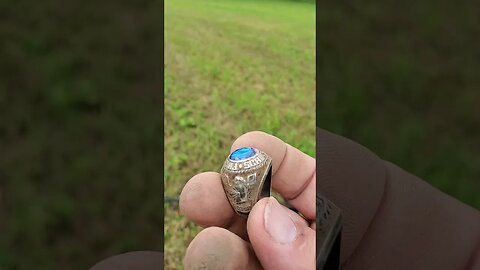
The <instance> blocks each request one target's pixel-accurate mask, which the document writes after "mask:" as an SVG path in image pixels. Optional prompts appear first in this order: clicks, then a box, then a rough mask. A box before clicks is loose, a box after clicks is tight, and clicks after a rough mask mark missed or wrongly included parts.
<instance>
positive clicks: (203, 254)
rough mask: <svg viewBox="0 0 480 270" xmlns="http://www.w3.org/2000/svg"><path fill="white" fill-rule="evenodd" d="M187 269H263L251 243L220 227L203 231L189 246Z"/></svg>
mask: <svg viewBox="0 0 480 270" xmlns="http://www.w3.org/2000/svg"><path fill="white" fill-rule="evenodd" d="M184 265H185V269H186V270H188V269H212V270H215V269H222V270H229V269H235V270H237V269H238V270H243V269H245V270H246V269H249V270H250V269H252V270H255V269H261V265H260V263H259V262H258V260H257V258H256V257H255V254H254V253H253V250H252V247H251V246H250V244H248V243H247V242H245V241H244V240H242V239H241V238H240V237H238V236H237V235H235V234H233V233H231V232H230V231H228V230H225V229H223V228H219V227H209V228H207V229H204V230H203V231H201V232H200V233H199V234H198V235H197V236H196V237H195V239H193V241H192V242H191V243H190V245H189V246H188V248H187V251H186V254H185V259H184Z"/></svg>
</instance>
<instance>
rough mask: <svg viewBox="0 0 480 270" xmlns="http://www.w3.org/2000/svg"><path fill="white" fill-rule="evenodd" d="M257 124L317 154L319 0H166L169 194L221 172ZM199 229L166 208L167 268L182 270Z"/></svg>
mask: <svg viewBox="0 0 480 270" xmlns="http://www.w3.org/2000/svg"><path fill="white" fill-rule="evenodd" d="M250 130H263V131H266V132H268V133H271V134H274V135H276V136H278V137H280V138H282V139H283V140H285V141H287V142H289V143H290V144H292V145H294V146H296V147H298V148H300V149H301V150H303V151H305V152H306V153H308V154H310V155H312V156H314V155H315V150H314V149H315V5H314V4H313V3H299V2H292V1H237V0H225V1H215V0H167V1H166V2H165V155H164V157H165V196H178V194H179V193H180V191H181V190H182V187H183V186H184V184H185V183H186V181H187V180H188V179H189V178H190V177H192V176H193V175H195V174H196V173H199V172H202V171H218V170H219V169H220V166H221V165H222V163H223V161H224V158H225V157H226V155H227V154H228V152H229V150H230V146H231V143H232V142H233V140H234V139H235V138H236V137H238V136H240V135H241V134H243V133H245V132H247V131H250ZM203 211H208V209H203ZM200 229H201V228H199V227H197V226H195V225H194V224H192V223H190V222H188V221H187V220H186V219H185V218H183V217H182V216H181V215H180V214H179V211H178V207H177V206H176V205H175V204H167V205H166V206H165V258H166V260H165V263H166V269H182V259H183V255H184V251H185V249H186V247H187V246H188V244H189V242H190V241H191V240H192V239H193V237H194V236H195V234H196V233H197V232H198V231H199V230H200Z"/></svg>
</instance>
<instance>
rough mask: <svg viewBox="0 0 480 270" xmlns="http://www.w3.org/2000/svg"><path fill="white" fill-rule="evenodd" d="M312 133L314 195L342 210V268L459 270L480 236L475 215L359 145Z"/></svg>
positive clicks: (333, 136) (332, 135)
mask: <svg viewBox="0 0 480 270" xmlns="http://www.w3.org/2000/svg"><path fill="white" fill-rule="evenodd" d="M317 136H318V139H317V165H318V177H319V185H318V187H319V191H321V192H322V193H323V194H324V195H325V196H326V197H328V198H329V199H330V200H332V201H333V202H334V203H335V204H337V206H339V207H340V208H341V209H342V212H343V217H344V230H343V234H342V252H341V260H342V261H343V262H344V263H343V267H344V268H345V269H385V268H392V267H389V266H395V267H394V269H463V268H465V267H464V265H465V264H466V263H467V261H468V257H469V255H470V254H471V250H473V249H474V245H475V242H476V239H479V237H480V218H479V215H478V212H476V211H474V210H473V209H471V208H470V207H467V206H465V205H463V204H461V203H460V202H458V201H456V200H454V199H453V198H451V197H448V196H446V195H445V194H443V193H441V192H439V191H438V190H436V189H434V188H433V187H431V186H430V185H428V184H427V183H426V182H424V181H421V179H419V178H417V177H415V176H413V175H411V174H408V173H406V172H405V171H403V170H402V169H400V168H398V167H397V166H394V165H393V164H390V163H388V162H385V161H383V160H381V159H380V158H378V157H377V156H375V155H374V154H372V153H371V152H370V151H369V150H367V149H366V148H364V147H363V146H360V145H359V144H356V143H354V142H352V141H350V140H348V139H345V138H342V137H340V136H337V135H334V134H331V133H329V132H326V131H323V130H317ZM472 238H473V240H472ZM372 258H374V259H372ZM347 259H348V260H347ZM346 260H347V261H346ZM345 261H346V262H345Z"/></svg>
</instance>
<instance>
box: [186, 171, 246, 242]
mask: <svg viewBox="0 0 480 270" xmlns="http://www.w3.org/2000/svg"><path fill="white" fill-rule="evenodd" d="M179 204H180V211H181V212H182V213H183V214H184V215H185V216H186V217H187V218H188V219H189V220H191V221H193V222H195V223H197V224H198V225H200V226H202V227H204V228H205V227H210V226H218V227H223V228H228V229H229V230H231V231H232V232H234V233H236V234H238V235H239V236H240V237H242V238H246V228H245V225H246V221H245V219H244V218H242V217H240V216H238V215H236V214H235V212H234V211H233V209H232V207H231V206H230V203H229V202H228V199H227V197H226V195H225V192H224V191H223V187H222V182H221V179H220V174H218V173H216V172H205V173H200V174H197V175H195V176H194V177H192V179H190V180H189V181H188V182H187V184H185V186H184V187H183V190H182V193H181V194H180V200H179Z"/></svg>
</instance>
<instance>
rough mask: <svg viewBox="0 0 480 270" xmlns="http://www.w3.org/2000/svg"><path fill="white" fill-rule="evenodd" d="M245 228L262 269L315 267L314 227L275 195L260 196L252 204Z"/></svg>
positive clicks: (280, 269)
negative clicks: (283, 204)
mask: <svg viewBox="0 0 480 270" xmlns="http://www.w3.org/2000/svg"><path fill="white" fill-rule="evenodd" d="M247 231H248V236H249V239H250V242H251V244H252V247H253V249H254V251H255V254H256V255H257V258H258V259H259V261H260V263H261V264H262V266H263V267H264V268H265V269H267V270H269V269H275V270H277V269H278V270H283V269H315V231H314V230H313V229H312V228H310V227H309V225H308V223H307V222H306V221H305V220H304V219H303V218H302V217H300V216H299V215H298V214H296V213H295V212H293V211H291V210H290V209H288V208H286V207H284V206H282V205H281V204H280V203H278V201H277V200H276V199H275V198H273V197H269V198H263V199H261V200H260V201H258V202H257V203H256V204H255V206H254V207H253V209H252V211H251V212H250V215H249V217H248V221H247Z"/></svg>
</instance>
